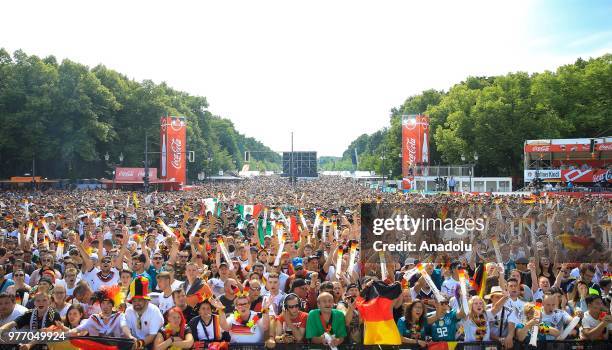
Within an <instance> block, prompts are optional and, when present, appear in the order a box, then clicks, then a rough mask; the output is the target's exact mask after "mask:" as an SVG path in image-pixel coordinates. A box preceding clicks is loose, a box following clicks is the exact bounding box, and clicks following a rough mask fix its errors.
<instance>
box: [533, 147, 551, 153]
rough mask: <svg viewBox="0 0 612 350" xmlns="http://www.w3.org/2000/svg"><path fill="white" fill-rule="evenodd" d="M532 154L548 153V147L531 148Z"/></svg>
mask: <svg viewBox="0 0 612 350" xmlns="http://www.w3.org/2000/svg"><path fill="white" fill-rule="evenodd" d="M533 151H534V152H548V151H550V146H533Z"/></svg>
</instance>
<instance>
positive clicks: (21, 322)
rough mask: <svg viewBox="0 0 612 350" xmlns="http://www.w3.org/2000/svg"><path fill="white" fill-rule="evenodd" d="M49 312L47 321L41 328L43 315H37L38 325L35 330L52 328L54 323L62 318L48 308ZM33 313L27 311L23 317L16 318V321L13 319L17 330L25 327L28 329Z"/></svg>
mask: <svg viewBox="0 0 612 350" xmlns="http://www.w3.org/2000/svg"><path fill="white" fill-rule="evenodd" d="M48 310H49V311H48V312H47V320H46V322H45V324H44V327H43V316H44V314H42V315H40V314H38V315H37V316H38V325H37V329H41V328H46V327H50V326H54V325H55V321H61V320H62V318H61V316H60V314H59V312H57V311H56V310H55V309H52V308H49V309H48ZM33 312H34V311H33V310H28V311H27V312H26V313H24V314H23V315H21V316H19V317H17V319H15V323H17V327H15V328H17V329H20V328H25V327H27V329H28V330H31V329H30V320H31V319H32V313H33Z"/></svg>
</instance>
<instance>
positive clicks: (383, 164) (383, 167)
mask: <svg viewBox="0 0 612 350" xmlns="http://www.w3.org/2000/svg"><path fill="white" fill-rule="evenodd" d="M386 156H387V147H385V146H383V156H382V176H383V191H384V190H385V157H386Z"/></svg>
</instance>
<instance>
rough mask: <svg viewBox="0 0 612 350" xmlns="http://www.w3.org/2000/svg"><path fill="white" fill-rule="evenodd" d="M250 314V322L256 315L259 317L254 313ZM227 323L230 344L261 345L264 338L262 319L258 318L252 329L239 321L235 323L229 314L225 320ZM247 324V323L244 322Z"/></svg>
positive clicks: (232, 315)
mask: <svg viewBox="0 0 612 350" xmlns="http://www.w3.org/2000/svg"><path fill="white" fill-rule="evenodd" d="M249 312H250V313H251V315H250V317H249V320H250V321H252V320H253V318H254V317H255V316H256V315H258V316H259V315H260V314H258V313H256V312H254V311H249ZM227 323H228V324H229V325H230V330H229V334H230V336H231V341H230V342H232V343H261V342H263V338H264V331H263V329H262V325H263V317H262V318H260V319H259V320H258V321H257V323H255V325H254V326H253V327H248V326H247V325H246V324H243V323H241V322H239V321H236V319H235V317H234V314H231V315H229V316H228V318H227ZM246 323H248V322H246Z"/></svg>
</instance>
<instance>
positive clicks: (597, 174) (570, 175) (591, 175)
mask: <svg viewBox="0 0 612 350" xmlns="http://www.w3.org/2000/svg"><path fill="white" fill-rule="evenodd" d="M561 181H563V182H568V181H571V182H601V181H607V182H610V183H612V170H606V169H598V170H593V169H588V170H580V169H574V170H561Z"/></svg>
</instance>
